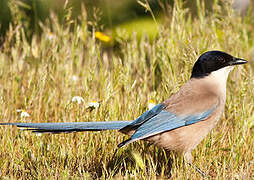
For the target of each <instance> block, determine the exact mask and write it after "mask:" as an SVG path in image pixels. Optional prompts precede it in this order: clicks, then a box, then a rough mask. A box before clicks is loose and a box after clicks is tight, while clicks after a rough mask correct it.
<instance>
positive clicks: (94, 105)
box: [88, 101, 100, 108]
mask: <svg viewBox="0 0 254 180" xmlns="http://www.w3.org/2000/svg"><path fill="white" fill-rule="evenodd" d="M88 106H89V107H90V108H98V107H99V106H100V103H98V102H97V101H92V102H90V103H88Z"/></svg>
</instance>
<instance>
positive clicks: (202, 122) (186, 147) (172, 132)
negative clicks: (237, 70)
mask: <svg viewBox="0 0 254 180" xmlns="http://www.w3.org/2000/svg"><path fill="white" fill-rule="evenodd" d="M247 62H248V61H246V60H244V59H241V58H237V57H233V56H232V55H230V54H228V53H226V52H222V51H218V50H212V51H207V52H205V53H203V54H202V55H201V56H200V57H199V58H198V59H197V61H196V62H195V63H194V66H193V68H192V72H191V76H190V79H189V80H188V81H187V82H186V83H185V84H184V85H183V86H182V87H181V88H180V90H179V91H178V92H176V93H175V94H173V95H172V96H171V97H170V98H169V99H167V100H165V101H163V102H161V103H160V104H157V105H156V106H155V107H153V108H152V109H150V110H148V111H146V112H144V113H143V114H141V115H140V116H139V117H138V118H137V119H135V120H133V121H104V122H103V121H101V122H66V123H16V122H7V123H0V125H13V126H17V127H20V128H25V129H27V130H31V131H32V132H36V133H64V132H68V133H69V132H79V131H103V130H118V131H120V132H121V133H124V134H126V135H128V136H129V138H128V139H127V140H124V141H123V142H121V143H120V144H119V145H118V148H121V147H123V146H126V145H128V144H130V143H132V142H135V141H137V140H145V141H149V142H152V143H153V144H155V145H157V146H159V147H162V148H164V149H165V150H167V151H176V152H179V153H181V154H183V157H184V161H186V162H187V163H188V164H192V161H193V160H192V159H193V157H192V154H191V152H192V150H193V149H195V148H196V146H197V145H198V144H199V143H200V142H201V141H202V140H203V139H204V138H205V137H206V135H207V134H208V133H209V132H210V131H211V130H212V129H213V128H214V127H215V125H216V124H217V122H218V121H219V119H220V117H221V115H222V113H223V111H224V106H225V101H226V83H227V78H228V75H229V72H230V71H232V70H233V68H234V66H235V65H241V64H245V63H247Z"/></svg>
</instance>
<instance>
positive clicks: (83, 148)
mask: <svg viewBox="0 0 254 180" xmlns="http://www.w3.org/2000/svg"><path fill="white" fill-rule="evenodd" d="M213 8H214V10H213V13H206V12H205V11H204V9H203V8H202V7H201V8H199V13H198V16H197V17H193V18H191V17H190V14H189V13H188V11H187V10H186V9H183V8H182V6H181V4H179V3H176V5H175V7H174V8H173V9H172V13H171V16H170V17H168V20H167V21H165V23H164V24H163V25H160V27H159V33H158V36H157V37H156V38H155V39H153V40H152V41H150V40H148V39H147V37H146V35H143V36H141V38H140V39H137V37H136V36H135V35H133V36H131V37H128V38H126V37H125V36H124V34H123V32H118V37H116V39H115V42H114V44H115V45H114V47H112V46H107V45H106V44H105V43H103V42H100V41H99V40H96V39H95V38H94V32H95V30H96V27H93V28H92V29H93V30H92V31H88V22H86V19H85V18H82V17H80V19H81V23H80V24H77V23H75V21H73V22H69V23H66V25H60V24H59V23H58V22H57V20H55V19H54V18H53V17H52V22H53V24H52V28H50V26H49V25H47V24H46V25H41V27H42V34H41V36H38V35H34V36H33V37H32V39H31V41H30V40H27V38H26V36H25V27H24V26H23V25H22V24H21V23H19V22H18V21H17V22H16V23H15V25H13V26H11V27H10V29H9V31H8V34H7V36H6V38H5V41H4V43H3V44H2V46H1V51H0V77H1V78H0V86H1V88H0V119H1V122H82V121H112V120H133V119H135V118H136V117H138V116H139V115H140V114H141V113H142V112H144V111H145V110H147V104H148V102H149V100H151V99H152V100H154V101H155V102H156V103H159V102H161V101H163V100H165V99H166V98H168V97H170V96H171V95H172V94H173V93H175V92H176V91H177V90H178V89H179V88H180V87H181V85H182V84H183V83H184V82H186V81H187V80H188V78H189V77H190V72H191V68H192V66H193V63H194V62H195V60H196V59H197V58H198V57H199V55H200V54H201V53H203V52H205V51H208V50H214V49H217V50H222V51H225V52H228V53H230V54H232V55H234V56H238V57H241V58H244V59H246V60H249V63H248V64H247V65H244V66H239V67H237V68H236V69H235V70H234V71H233V72H232V73H231V74H230V77H229V80H228V84H227V101H226V107H225V113H224V115H223V117H222V118H221V120H220V122H219V123H218V125H217V127H216V128H215V129H214V130H213V131H212V132H211V133H210V134H209V135H208V136H207V137H206V138H205V139H204V140H203V141H202V143H201V144H200V145H199V146H198V147H197V148H196V149H195V150H194V151H193V156H194V164H195V165H196V166H198V167H200V168H201V169H202V170H203V171H204V172H206V173H207V174H209V175H210V176H211V177H212V178H213V179H253V178H254V160H253V159H254V153H253V152H254V143H253V142H254V108H253V107H254V106H253V99H254V93H253V89H254V65H253V61H254V58H253V55H254V22H253V20H252V18H251V16H249V17H246V18H245V19H242V18H240V17H237V16H235V15H234V14H233V12H231V11H230V10H229V9H228V8H225V7H223V6H219V5H217V4H214V7H213ZM73 27H74V28H73ZM111 45H112V44H111ZM73 77H76V78H75V79H76V80H75V79H74V78H73ZM73 96H82V97H83V98H84V100H85V103H83V104H80V105H78V104H77V103H72V102H71V99H72V97H73ZM91 101H98V102H100V107H99V108H96V109H94V110H88V109H87V108H86V105H87V103H88V102H91ZM17 109H23V110H25V111H26V112H28V113H29V114H30V117H27V118H21V117H20V114H19V113H17V112H16V110H17ZM125 138H126V137H125V136H123V135H120V134H119V133H118V132H116V131H104V132H84V133H71V134H59V135H52V134H43V135H42V136H38V135H36V134H32V133H30V132H22V131H19V130H17V129H16V128H11V127H1V128H0V144H1V146H0V174H1V177H2V178H4V179H18V178H24V179H25V178H28V179H33V178H34V179H45V178H47V179H58V178H59V179H90V178H112V179H118V178H128V179H141V178H142V179H155V178H167V177H172V179H200V178H201V177H200V174H198V173H197V172H196V171H195V169H192V168H191V167H189V166H186V165H185V164H184V163H183V161H182V157H181V156H180V157H179V156H176V155H175V154H174V153H172V152H165V151H164V150H163V149H160V148H157V147H155V146H153V145H151V144H149V143H146V142H142V141H140V142H135V143H132V144H131V145H129V146H127V147H124V148H122V149H119V150H118V152H117V153H116V154H115V156H114V158H113V154H114V152H115V150H116V147H117V144H119V143H120V142H121V141H123V140H124V139H125ZM169 160H170V163H168V161H169ZM169 165H171V167H170V166H169Z"/></svg>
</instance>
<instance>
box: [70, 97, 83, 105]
mask: <svg viewBox="0 0 254 180" xmlns="http://www.w3.org/2000/svg"><path fill="white" fill-rule="evenodd" d="M71 101H72V102H77V103H78V104H81V103H84V102H85V100H84V99H83V98H82V97H81V96H74V97H73V98H72V99H71Z"/></svg>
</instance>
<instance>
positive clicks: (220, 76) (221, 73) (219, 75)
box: [211, 66, 234, 91]
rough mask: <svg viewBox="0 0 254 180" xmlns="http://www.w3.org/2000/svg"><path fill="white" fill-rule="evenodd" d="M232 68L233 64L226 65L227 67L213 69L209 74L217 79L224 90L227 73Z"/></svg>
mask: <svg viewBox="0 0 254 180" xmlns="http://www.w3.org/2000/svg"><path fill="white" fill-rule="evenodd" d="M233 69H234V67H233V66H227V67H224V68H221V69H219V70H217V71H213V72H212V73H211V76H212V77H213V78H214V80H215V81H217V82H218V83H219V84H220V86H221V87H222V88H224V89H225V91H226V84H227V79H228V74H229V73H230V71H232V70H233Z"/></svg>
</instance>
